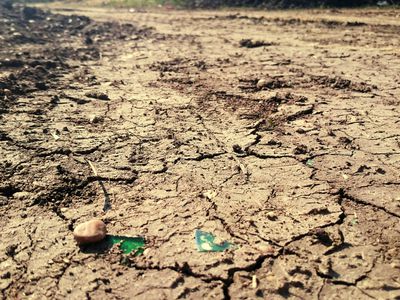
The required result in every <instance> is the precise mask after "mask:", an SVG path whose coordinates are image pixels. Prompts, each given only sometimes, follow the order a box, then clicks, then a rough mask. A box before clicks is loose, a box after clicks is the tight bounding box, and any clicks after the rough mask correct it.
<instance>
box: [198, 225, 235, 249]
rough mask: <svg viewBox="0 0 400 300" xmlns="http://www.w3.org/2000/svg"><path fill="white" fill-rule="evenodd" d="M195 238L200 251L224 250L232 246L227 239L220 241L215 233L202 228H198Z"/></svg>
mask: <svg viewBox="0 0 400 300" xmlns="http://www.w3.org/2000/svg"><path fill="white" fill-rule="evenodd" d="M195 240H196V246H197V250H198V251H199V252H222V251H225V250H226V249H229V248H230V247H231V246H232V244H231V243H229V242H227V241H221V242H219V241H218V240H217V238H216V237H215V236H214V235H213V234H211V233H209V232H205V231H201V230H196V232H195Z"/></svg>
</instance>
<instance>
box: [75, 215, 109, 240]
mask: <svg viewBox="0 0 400 300" xmlns="http://www.w3.org/2000/svg"><path fill="white" fill-rule="evenodd" d="M106 234H107V228H106V224H104V222H103V221H101V220H90V221H88V222H85V223H82V224H79V225H78V226H77V227H76V228H75V229H74V239H75V241H76V242H77V243H78V245H84V244H90V243H95V242H99V241H101V240H103V239H104V238H105V236H106Z"/></svg>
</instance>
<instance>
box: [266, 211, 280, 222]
mask: <svg viewBox="0 0 400 300" xmlns="http://www.w3.org/2000/svg"><path fill="white" fill-rule="evenodd" d="M267 218H268V219H269V220H271V221H276V220H277V219H278V216H277V215H276V213H275V212H273V211H270V212H268V213H267Z"/></svg>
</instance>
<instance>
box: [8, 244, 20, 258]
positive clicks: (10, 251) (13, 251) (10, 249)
mask: <svg viewBox="0 0 400 300" xmlns="http://www.w3.org/2000/svg"><path fill="white" fill-rule="evenodd" d="M17 248H18V245H15V244H13V245H9V246H7V247H6V255H7V256H10V257H13V256H14V255H15V254H16V250H17Z"/></svg>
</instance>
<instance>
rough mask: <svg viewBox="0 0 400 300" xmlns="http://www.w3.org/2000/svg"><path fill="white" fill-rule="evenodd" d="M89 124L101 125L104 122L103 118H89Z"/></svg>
mask: <svg viewBox="0 0 400 300" xmlns="http://www.w3.org/2000/svg"><path fill="white" fill-rule="evenodd" d="M89 121H90V123H92V124H96V123H102V122H103V121H104V118H103V117H102V116H95V115H93V116H91V117H90V119H89Z"/></svg>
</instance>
